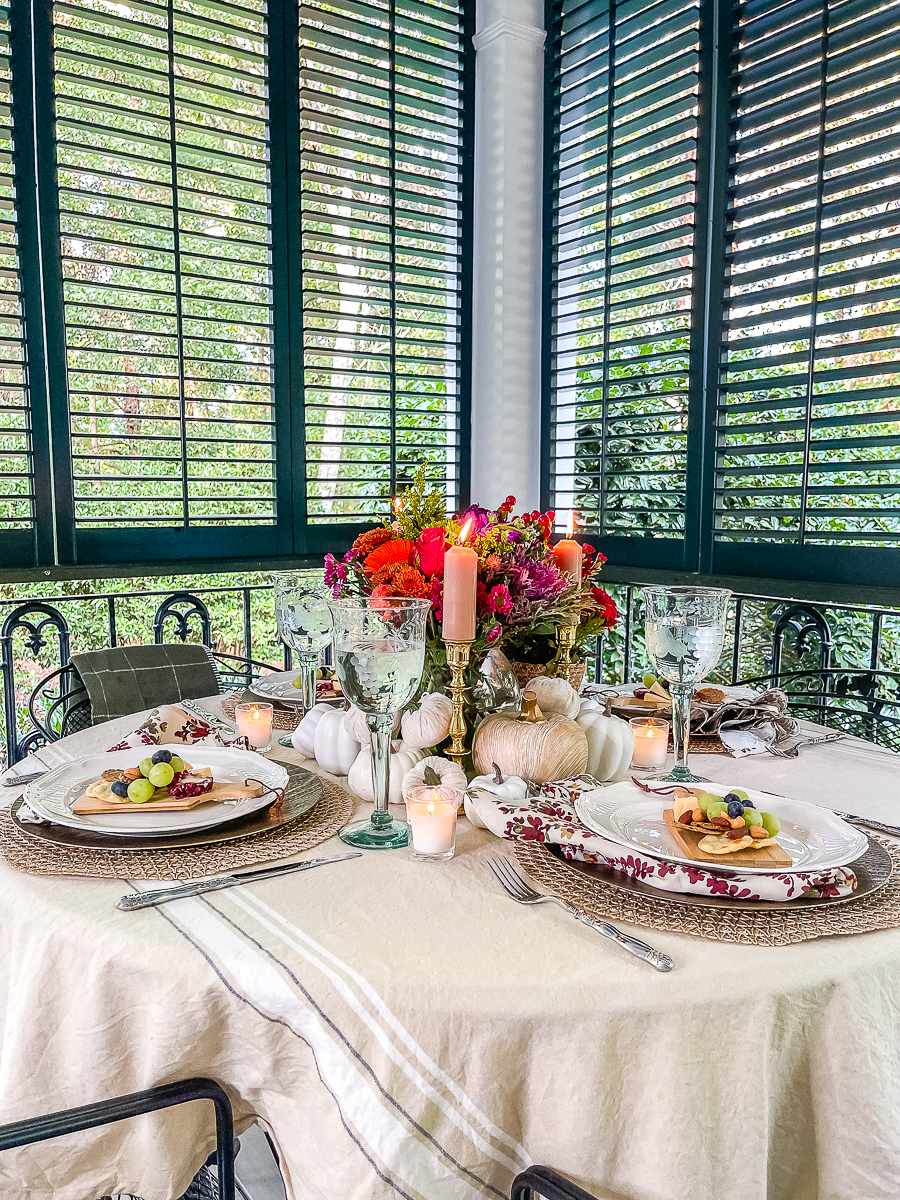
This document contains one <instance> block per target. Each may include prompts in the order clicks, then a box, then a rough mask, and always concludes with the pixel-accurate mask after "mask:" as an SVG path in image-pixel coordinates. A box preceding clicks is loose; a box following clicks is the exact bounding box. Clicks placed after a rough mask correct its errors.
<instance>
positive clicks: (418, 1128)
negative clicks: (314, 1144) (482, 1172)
mask: <svg viewBox="0 0 900 1200" xmlns="http://www.w3.org/2000/svg"><path fill="white" fill-rule="evenodd" d="M197 899H198V900H200V901H201V902H202V903H203V904H205V905H206V906H207V908H209V909H210V910H211V911H212V912H214V913H215V914H216V916H218V917H221V918H222V920H223V921H226V922H227V923H228V924H229V925H230V926H231V927H232V929H235V930H237V932H238V933H239V934H240V935H241V937H243V938H244V939H245V940H246V941H248V942H250V943H251V944H252V945H254V946H255V947H256V948H257V949H258V950H261V951H262V953H263V954H265V955H266V956H267V957H268V958H270V959H271V960H272V962H274V963H276V964H277V965H278V966H279V967H281V969H282V970H283V971H284V972H285V974H286V975H287V976H288V978H289V979H291V980H292V981H293V983H294V984H296V986H297V988H298V990H299V991H300V993H301V994H302V995H303V996H304V998H305V999H306V1001H307V1003H308V1004H309V1005H310V1007H311V1008H313V1009H314V1010H315V1011H316V1012H317V1013H318V1014H319V1016H320V1017H321V1018H322V1020H323V1021H324V1022H325V1023H326V1024H327V1025H328V1026H329V1027H330V1028H331V1029H332V1030H333V1031H334V1033H335V1034H336V1035H337V1036H338V1038H340V1040H341V1041H342V1042H343V1043H344V1045H345V1046H346V1047H347V1049H348V1050H349V1051H350V1053H351V1054H352V1055H353V1057H354V1058H355V1059H356V1060H357V1062H358V1063H359V1064H360V1066H362V1067H364V1068H365V1069H366V1071H367V1072H368V1074H369V1075H370V1076H371V1079H372V1082H373V1083H374V1084H375V1086H376V1087H377V1088H378V1090H379V1092H380V1093H381V1094H382V1096H383V1097H384V1098H385V1100H388V1101H389V1102H390V1103H391V1104H393V1106H394V1108H396V1109H397V1111H398V1112H399V1113H402V1115H403V1116H404V1117H405V1118H406V1120H407V1121H408V1122H409V1123H410V1125H412V1127H413V1129H415V1130H416V1131H417V1132H418V1133H420V1134H421V1135H422V1137H423V1138H425V1139H426V1141H429V1142H430V1143H431V1144H432V1145H433V1146H434V1147H435V1149H436V1150H438V1151H439V1152H440V1153H441V1154H442V1155H443V1156H444V1157H445V1158H446V1159H447V1161H448V1162H450V1163H452V1164H453V1166H454V1167H455V1168H456V1169H457V1171H459V1172H460V1173H461V1174H463V1175H468V1176H469V1178H470V1179H471V1180H473V1182H475V1183H477V1184H478V1185H479V1186H481V1187H483V1188H487V1190H488V1191H490V1192H493V1193H494V1195H495V1196H499V1197H500V1200H506V1193H505V1192H501V1191H499V1190H498V1189H497V1188H495V1187H494V1186H493V1185H492V1184H490V1183H488V1182H487V1180H485V1179H482V1178H481V1177H480V1176H479V1175H476V1174H475V1173H474V1171H470V1170H469V1168H468V1167H465V1166H463V1164H462V1163H461V1162H457V1160H456V1159H455V1158H454V1157H453V1155H452V1154H451V1153H450V1151H449V1150H447V1149H445V1148H444V1147H443V1146H442V1145H441V1144H440V1142H439V1141H437V1139H436V1138H435V1136H434V1134H431V1133H429V1132H428V1130H427V1129H423V1128H422V1126H421V1125H420V1124H419V1123H418V1122H417V1121H416V1120H415V1118H414V1117H412V1116H410V1114H409V1113H408V1112H407V1111H406V1109H405V1108H404V1107H403V1105H402V1104H401V1103H400V1102H399V1100H397V1099H395V1098H394V1097H393V1096H392V1095H390V1093H389V1092H387V1091H385V1089H384V1087H383V1086H382V1084H381V1081H380V1080H379V1078H378V1076H377V1075H376V1074H375V1071H374V1069H373V1068H372V1067H371V1066H370V1065H369V1063H367V1062H366V1060H365V1059H364V1058H363V1057H362V1055H361V1054H360V1053H359V1051H358V1050H357V1049H356V1047H355V1046H353V1045H352V1044H351V1042H350V1041H349V1040H348V1039H347V1037H346V1035H345V1034H344V1033H343V1032H342V1030H340V1029H339V1028H338V1026H337V1025H335V1023H334V1021H332V1020H331V1018H330V1017H329V1016H328V1015H327V1014H326V1013H325V1012H324V1010H323V1009H322V1008H321V1007H320V1006H319V1005H318V1004H317V1003H316V1001H315V1000H314V999H313V998H312V996H311V995H310V994H309V992H308V991H307V990H306V988H305V987H304V986H303V984H302V983H301V982H300V980H299V979H298V978H297V976H296V975H295V974H294V972H293V971H292V970H291V969H290V967H289V966H288V965H287V963H285V962H283V961H282V960H281V959H280V958H279V957H278V956H277V955H276V954H273V953H272V951H271V950H268V949H267V948H266V947H265V946H263V945H262V943H261V942H258V941H257V940H256V938H254V937H252V936H251V935H250V934H249V933H247V931H246V930H245V929H241V927H240V925H238V924H236V923H235V922H234V921H232V919H231V918H230V917H228V916H226V915H225V913H223V912H222V910H221V909H219V908H216V906H215V905H214V904H213V903H212V901H211V900H210V899H209V898H208V897H207V896H198V897H197ZM298 1036H299V1035H298ZM320 1078H321V1076H320ZM335 1103H337V1101H335ZM354 1140H355V1139H354Z"/></svg>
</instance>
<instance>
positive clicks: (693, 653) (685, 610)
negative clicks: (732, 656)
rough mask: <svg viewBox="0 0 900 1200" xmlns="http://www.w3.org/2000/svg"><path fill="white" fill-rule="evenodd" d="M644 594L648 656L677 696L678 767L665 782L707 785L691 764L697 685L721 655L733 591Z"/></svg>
mask: <svg viewBox="0 0 900 1200" xmlns="http://www.w3.org/2000/svg"><path fill="white" fill-rule="evenodd" d="M643 591H644V609H645V613H644V618H645V626H644V632H645V637H646V646H647V656H648V658H649V659H650V662H651V663H652V664H653V667H654V669H655V671H656V673H657V675H661V676H662V678H663V679H666V680H668V683H669V693H670V695H671V697H672V742H673V748H674V752H675V765H674V767H673V768H672V770H671V771H670V772H669V774H668V775H665V776H663V778H665V779H669V780H672V781H673V782H675V783H708V782H709V781H708V780H706V779H703V778H702V777H700V776H698V775H694V774H693V773H692V771H691V769H690V767H689V766H688V749H689V746H690V736H691V699H692V697H693V695H694V686H695V684H698V683H699V682H700V681H701V680H702V679H703V678H704V677H705V676H706V675H707V674H708V672H710V671H711V670H712V669H713V667H714V666H715V665H716V663H717V662H718V661H719V658H720V657H721V655H722V647H723V645H724V643H725V617H726V614H727V611H728V600H729V598H730V596H731V592H729V591H728V590H727V589H725V588H706V587H645V588H644V589H643Z"/></svg>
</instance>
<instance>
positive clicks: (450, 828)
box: [406, 784, 459, 862]
mask: <svg viewBox="0 0 900 1200" xmlns="http://www.w3.org/2000/svg"><path fill="white" fill-rule="evenodd" d="M458 808H459V796H458V795H457V794H456V792H450V791H443V790H442V789H441V788H437V787H432V786H430V785H429V784H424V785H422V786H421V787H414V788H410V789H409V791H408V792H407V793H406V820H407V822H408V823H409V829H410V834H411V837H410V844H411V846H412V854H413V858H417V859H419V860H420V861H422V862H441V861H443V860H444V859H446V858H452V857H453V854H454V851H455V850H456V812H457V809H458Z"/></svg>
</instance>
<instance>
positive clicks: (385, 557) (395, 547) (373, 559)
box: [363, 538, 416, 575]
mask: <svg viewBox="0 0 900 1200" xmlns="http://www.w3.org/2000/svg"><path fill="white" fill-rule="evenodd" d="M415 548H416V544H415V542H407V541H404V539H403V538H395V539H394V540H393V541H390V542H385V543H384V545H382V546H378V547H377V548H376V549H375V550H373V551H372V553H371V554H369V555H368V557H367V558H366V561H365V562H364V563H363V566H364V567H365V569H366V572H367V573H368V574H369V575H374V574H375V572H376V571H377V570H378V568H379V567H386V566H387V565H388V563H408V562H409V559H410V555H411V554H412V552H413V551H414V550H415Z"/></svg>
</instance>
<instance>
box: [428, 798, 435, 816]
mask: <svg viewBox="0 0 900 1200" xmlns="http://www.w3.org/2000/svg"><path fill="white" fill-rule="evenodd" d="M428 815H429V817H433V816H434V801H433V800H429V801H428Z"/></svg>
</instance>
